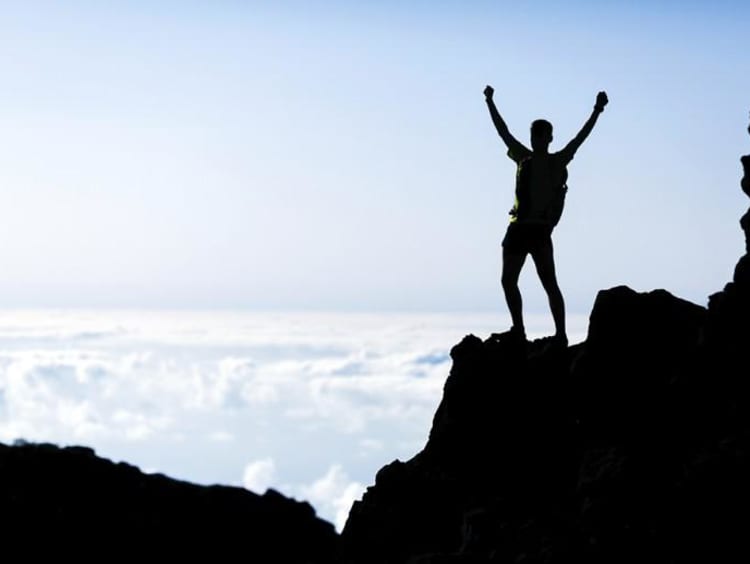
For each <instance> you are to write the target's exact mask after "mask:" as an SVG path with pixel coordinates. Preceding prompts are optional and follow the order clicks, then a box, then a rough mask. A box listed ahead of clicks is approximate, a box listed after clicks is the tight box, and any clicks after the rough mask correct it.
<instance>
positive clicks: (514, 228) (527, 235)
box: [503, 222, 552, 255]
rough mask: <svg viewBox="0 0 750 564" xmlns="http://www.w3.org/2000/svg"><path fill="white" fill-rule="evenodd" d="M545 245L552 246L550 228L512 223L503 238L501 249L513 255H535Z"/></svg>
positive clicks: (532, 224)
mask: <svg viewBox="0 0 750 564" xmlns="http://www.w3.org/2000/svg"><path fill="white" fill-rule="evenodd" d="M547 245H549V246H552V226H551V225H546V224H544V223H518V222H513V223H511V224H510V225H509V226H508V230H507V231H506V232H505V237H504V238H503V249H505V251H506V252H509V253H513V254H523V255H525V254H528V253H531V254H535V253H537V252H538V251H541V250H542V249H544V248H545V247H546V246H547Z"/></svg>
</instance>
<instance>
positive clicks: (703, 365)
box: [341, 155, 750, 564]
mask: <svg viewBox="0 0 750 564" xmlns="http://www.w3.org/2000/svg"><path fill="white" fill-rule="evenodd" d="M742 164H743V166H744V171H745V176H744V178H743V179H742V182H741V186H742V189H743V190H744V191H745V192H746V193H747V194H748V196H750V188H749V185H750V170H749V169H750V155H748V156H746V157H743V159H742ZM741 226H742V228H743V230H744V232H745V237H746V241H748V240H750V211H748V213H746V214H745V216H744V217H743V218H742V221H741ZM746 250H750V249H746ZM749 256H750V255H748V254H745V255H744V256H743V257H742V258H741V259H740V261H739V262H738V264H737V267H736V269H735V273H734V278H733V280H732V282H730V283H729V284H727V285H726V287H725V288H724V289H723V290H722V291H721V292H718V293H716V294H714V295H712V296H710V298H709V301H708V308H704V307H701V306H698V305H695V304H692V303H689V302H687V301H684V300H681V299H679V298H677V297H675V296H673V295H671V294H670V293H668V292H666V291H664V290H655V291H652V292H646V293H637V292H635V291H633V290H631V289H629V288H627V287H624V286H620V287H616V288H611V289H609V290H603V291H601V292H600V293H599V295H598V296H597V299H596V302H595V305H594V308H593V311H592V313H591V317H590V324H589V331H588V336H587V339H586V341H585V342H584V343H581V344H578V345H575V346H572V347H568V348H567V349H560V348H554V347H550V346H549V343H548V342H545V341H541V340H540V341H535V342H532V343H523V342H521V341H519V340H518V339H513V338H511V336H510V335H509V334H502V335H493V336H491V337H490V338H488V339H486V340H484V341H483V340H481V339H479V338H478V337H475V336H473V335H469V336H467V337H465V338H464V339H463V341H461V342H460V343H459V344H457V345H456V346H455V347H454V348H453V350H452V351H451V356H452V358H453V367H452V369H451V372H450V375H449V377H448V379H447V381H446V383H445V387H444V393H443V398H442V401H441V403H440V406H439V407H438V410H437V412H436V414H435V417H434V421H433V426H432V430H431V433H430V437H429V440H428V442H427V444H426V446H425V447H424V449H423V450H422V451H421V452H420V453H418V454H417V455H416V456H415V457H414V458H412V459H411V460H409V461H407V462H401V461H398V460H397V461H394V462H392V463H391V464H389V465H387V466H385V467H383V468H382V469H381V470H380V471H379V472H378V474H377V476H376V478H375V484H374V485H373V486H371V487H370V488H368V490H367V492H366V493H365V494H364V496H363V498H362V500H361V501H359V502H356V503H355V504H354V506H353V507H352V510H351V513H350V515H349V519H348V521H347V523H346V526H345V528H344V531H343V532H342V538H341V541H342V547H343V548H342V550H343V555H344V558H343V560H344V561H345V562H347V563H376V562H377V563H405V562H410V563H423V564H425V563H443V562H497V563H521V562H523V563H532V562H533V563H569V562H571V563H572V562H574V563H583V564H589V563H590V564H593V563H623V564H624V563H626V562H627V563H632V562H639V563H644V562H646V563H651V562H653V563H657V562H658V563H664V564H667V563H674V564H676V563H682V562H745V561H750V543H748V542H747V538H749V537H748V534H749V533H750V511H748V508H750V370H749V364H748V350H749V349H748V347H750V258H748V257H749Z"/></svg>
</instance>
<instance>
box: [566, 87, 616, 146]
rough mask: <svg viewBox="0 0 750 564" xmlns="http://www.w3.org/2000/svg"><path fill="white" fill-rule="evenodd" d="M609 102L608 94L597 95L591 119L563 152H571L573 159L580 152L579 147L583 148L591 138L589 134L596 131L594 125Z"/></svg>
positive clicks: (600, 93)
mask: <svg viewBox="0 0 750 564" xmlns="http://www.w3.org/2000/svg"><path fill="white" fill-rule="evenodd" d="M608 102H609V100H608V99H607V93H606V92H599V94H597V95H596V104H595V105H594V110H593V111H592V112H591V115H590V116H589V119H587V120H586V123H584V124H583V127H582V128H581V131H579V132H578V135H576V136H575V137H574V138H573V139H572V140H571V142H570V143H568V144H567V145H566V146H565V148H564V149H563V150H562V151H561V152H568V151H569V152H570V156H571V158H573V154H574V153H575V152H576V151H577V150H578V147H580V146H581V144H582V143H583V142H584V141H585V140H586V137H588V136H589V133H591V130H592V129H594V125H596V120H597V119H598V118H599V114H600V113H602V112H603V111H604V106H606V105H607V103H608Z"/></svg>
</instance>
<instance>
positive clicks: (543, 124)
mask: <svg viewBox="0 0 750 564" xmlns="http://www.w3.org/2000/svg"><path fill="white" fill-rule="evenodd" d="M551 142H552V124H551V123H550V122H548V121H547V120H546V119H537V120H534V122H533V123H532V124H531V149H532V150H533V151H539V150H542V151H546V150H547V149H548V148H549V144H550V143H551Z"/></svg>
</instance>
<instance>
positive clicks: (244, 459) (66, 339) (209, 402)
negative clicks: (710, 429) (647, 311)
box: [0, 312, 584, 527]
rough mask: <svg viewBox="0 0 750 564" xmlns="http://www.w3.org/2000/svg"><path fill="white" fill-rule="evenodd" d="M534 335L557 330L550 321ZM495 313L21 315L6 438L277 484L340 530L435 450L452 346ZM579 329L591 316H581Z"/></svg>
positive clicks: (4, 350)
mask: <svg viewBox="0 0 750 564" xmlns="http://www.w3.org/2000/svg"><path fill="white" fill-rule="evenodd" d="M536 321H537V324H536V325H535V323H534V320H533V319H532V320H531V323H529V328H530V329H529V332H530V333H531V334H533V333H534V332H535V331H536V332H538V333H544V332H546V331H548V330H549V328H548V327H547V326H546V325H545V323H548V322H547V321H546V319H545V318H540V319H539V320H536ZM506 325H507V320H503V319H501V318H499V317H498V316H489V315H459V314H450V315H438V314H424V315H418V314H410V315H396V314H388V315H381V314H270V313H269V314H256V313H237V314H233V313H187V312H97V313H85V312H84V313H82V312H71V313H60V312H57V313H54V312H14V313H12V314H11V313H6V314H4V315H3V316H2V317H1V318H0V440H2V441H5V442H11V441H13V440H15V439H25V440H31V441H50V442H55V443H59V444H85V445H88V446H92V447H94V448H95V449H96V450H97V451H98V452H99V454H101V455H102V456H107V457H110V458H113V459H118V460H127V461H128V462H131V463H133V464H137V465H139V466H140V467H141V468H144V469H149V470H153V471H159V472H164V473H166V474H169V475H171V476H174V477H177V478H181V479H187V480H191V481H195V482H198V483H228V484H236V485H244V486H245V487H247V488H249V489H251V490H254V491H258V492H260V493H262V491H264V490H265V489H266V488H268V487H273V488H275V489H278V490H280V491H282V492H283V493H285V494H287V495H291V496H294V497H297V498H300V499H306V500H308V501H310V502H311V503H312V504H313V505H314V506H315V507H316V509H317V511H318V513H319V515H321V516H322V517H324V518H327V519H329V520H331V521H333V522H335V523H336V524H337V526H339V527H340V526H342V525H343V522H344V520H345V517H346V514H347V513H348V509H349V507H350V505H351V503H352V501H353V500H354V499H356V498H357V497H358V496H359V495H361V492H362V491H363V489H364V487H365V485H366V484H368V483H371V481H372V480H373V479H374V475H375V472H376V471H377V470H378V469H379V468H380V467H381V466H382V465H384V464H386V463H388V462H390V461H392V460H393V459H395V458H401V459H405V458H409V457H411V456H413V455H414V454H415V453H416V452H417V451H418V450H419V449H420V448H421V447H422V446H423V444H424V442H425V440H426V437H427V433H428V432H429V427H430V423H431V420H432V415H433V413H434V411H435V408H436V407H437V404H438V402H439V401H440V396H441V392H442V386H443V384H444V381H445V378H446V377H447V375H448V372H449V370H450V357H449V351H450V347H451V346H452V345H453V344H455V343H456V342H458V341H459V340H460V339H461V338H462V337H463V336H464V335H465V334H467V333H470V332H473V333H475V334H477V335H480V336H482V337H485V336H487V335H488V334H489V333H490V332H492V331H497V330H499V329H498V328H503V327H505V326H506ZM571 326H572V327H574V329H575V328H577V329H578V333H579V338H580V332H581V328H582V327H584V320H578V322H577V323H576V322H575V321H573V322H572V323H571Z"/></svg>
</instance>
